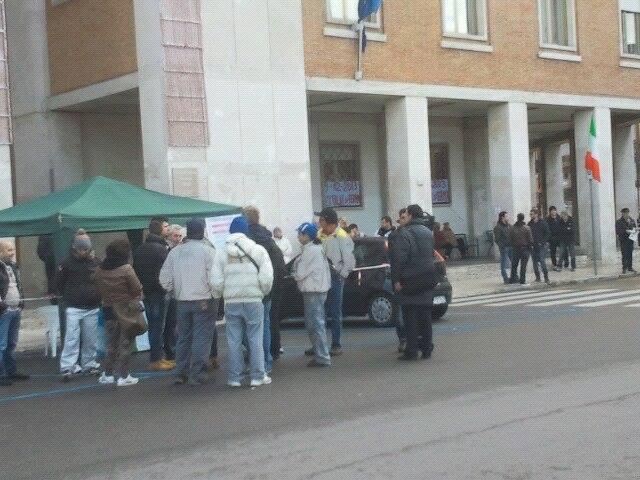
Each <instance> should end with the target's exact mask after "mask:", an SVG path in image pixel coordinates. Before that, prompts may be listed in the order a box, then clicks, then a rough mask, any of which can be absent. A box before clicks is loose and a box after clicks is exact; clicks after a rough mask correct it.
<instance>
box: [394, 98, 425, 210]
mask: <svg viewBox="0 0 640 480" xmlns="http://www.w3.org/2000/svg"><path fill="white" fill-rule="evenodd" d="M385 116H386V118H385V120H386V129H387V179H388V185H387V188H388V189H389V210H390V211H391V212H394V213H395V212H397V211H398V210H400V209H401V208H403V207H406V206H407V205H410V204H414V203H416V204H418V205H420V206H421V207H422V208H423V209H424V210H425V211H426V212H429V213H433V208H432V207H433V206H432V203H431V159H430V153H429V117H428V107H427V99H426V98H423V97H402V98H398V99H394V100H390V101H389V102H387V104H386V106H385Z"/></svg>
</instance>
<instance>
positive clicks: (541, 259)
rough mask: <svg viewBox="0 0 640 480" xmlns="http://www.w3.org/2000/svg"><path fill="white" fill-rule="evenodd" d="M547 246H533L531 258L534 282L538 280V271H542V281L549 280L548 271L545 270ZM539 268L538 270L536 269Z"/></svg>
mask: <svg viewBox="0 0 640 480" xmlns="http://www.w3.org/2000/svg"><path fill="white" fill-rule="evenodd" d="M546 254H547V246H546V245H545V244H542V245H540V244H538V245H534V246H533V255H532V256H531V258H532V260H533V273H535V275H536V280H540V270H542V274H543V275H544V279H545V280H548V279H549V270H548V269H547V258H546ZM538 266H539V268H538Z"/></svg>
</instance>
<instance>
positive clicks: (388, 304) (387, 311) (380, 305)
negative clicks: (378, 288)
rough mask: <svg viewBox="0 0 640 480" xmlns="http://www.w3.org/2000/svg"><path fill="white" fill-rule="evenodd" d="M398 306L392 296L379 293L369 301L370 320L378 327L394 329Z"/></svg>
mask: <svg viewBox="0 0 640 480" xmlns="http://www.w3.org/2000/svg"><path fill="white" fill-rule="evenodd" d="M397 311H398V308H397V306H396V305H395V304H394V303H393V300H392V299H391V295H388V294H385V293H379V294H376V295H375V296H373V298H371V300H370V301H369V320H370V321H371V323H372V324H373V325H374V326H376V327H392V326H394V325H395V324H396V317H397Z"/></svg>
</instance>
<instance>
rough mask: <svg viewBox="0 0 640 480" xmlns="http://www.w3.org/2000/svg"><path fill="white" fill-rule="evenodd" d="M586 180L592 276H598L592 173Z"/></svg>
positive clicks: (588, 173) (589, 172)
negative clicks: (588, 201) (588, 202)
mask: <svg viewBox="0 0 640 480" xmlns="http://www.w3.org/2000/svg"><path fill="white" fill-rule="evenodd" d="M587 178H588V179H589V193H590V195H591V247H592V253H591V254H592V256H593V274H594V275H595V276H596V277H597V276H598V261H597V259H596V251H597V248H596V212H595V208H594V205H593V173H592V172H591V171H588V172H587Z"/></svg>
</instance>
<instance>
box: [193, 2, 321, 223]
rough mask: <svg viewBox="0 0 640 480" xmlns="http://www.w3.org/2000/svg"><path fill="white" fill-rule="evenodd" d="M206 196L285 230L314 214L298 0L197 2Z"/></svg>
mask: <svg viewBox="0 0 640 480" xmlns="http://www.w3.org/2000/svg"><path fill="white" fill-rule="evenodd" d="M202 27H203V31H204V32H206V34H205V35H204V38H203V42H204V45H203V60H204V71H205V87H206V92H207V110H208V116H209V132H210V134H209V138H210V145H209V147H208V148H207V162H208V173H209V181H208V186H209V187H208V188H209V198H210V199H212V200H216V201H222V202H228V203H232V204H237V205H244V204H247V203H253V204H255V205H256V206H257V207H258V208H260V210H261V212H262V221H263V223H264V224H265V225H267V226H269V227H273V226H276V225H278V226H280V227H282V228H283V230H284V232H285V233H286V234H288V235H294V228H295V227H296V226H298V225H299V224H300V223H301V222H303V221H311V220H312V217H313V205H312V191H311V167H310V156H309V132H308V118H307V115H308V112H307V93H306V78H305V72H304V43H303V32H302V4H301V2H300V0H247V1H243V2H238V1H235V0H207V1H206V2H202Z"/></svg>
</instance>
